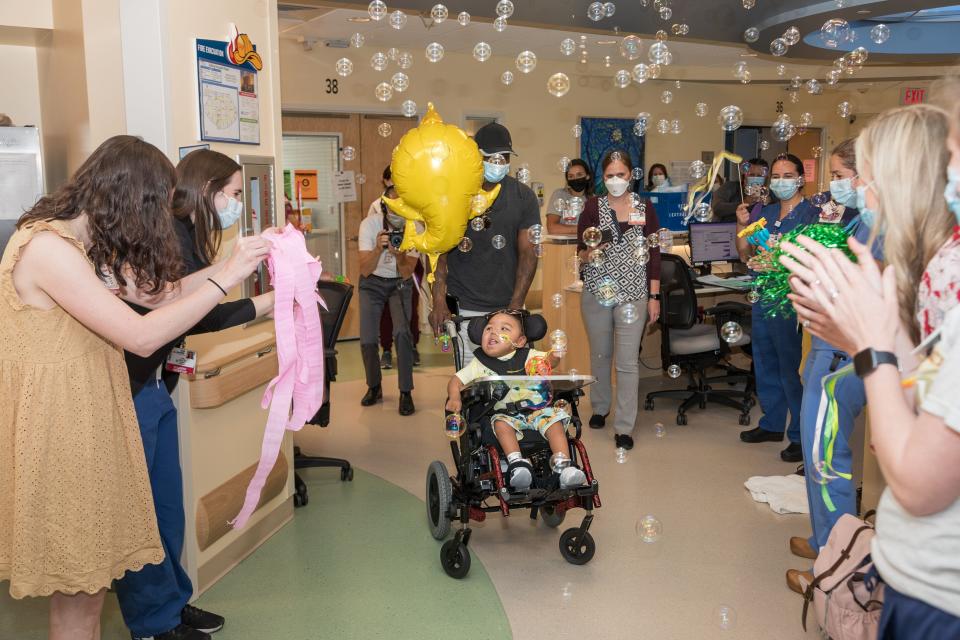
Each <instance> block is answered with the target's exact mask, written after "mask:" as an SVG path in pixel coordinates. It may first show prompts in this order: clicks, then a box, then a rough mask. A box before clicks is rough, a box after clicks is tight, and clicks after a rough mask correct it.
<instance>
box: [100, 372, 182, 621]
mask: <svg viewBox="0 0 960 640" xmlns="http://www.w3.org/2000/svg"><path fill="white" fill-rule="evenodd" d="M133 404H134V407H135V408H136V410H137V421H138V422H139V423H140V437H141V438H142V439H143V450H144V453H145V454H146V457H147V472H148V473H149V475H150V487H151V489H152V490H153V505H154V508H155V509H156V512H157V527H158V528H159V530H160V540H161V541H162V542H163V551H164V554H165V557H164V559H163V562H162V563H161V564H151V565H147V566H145V567H144V568H143V569H141V570H140V571H136V572H132V571H128V572H127V573H126V574H125V575H124V576H123V578H121V579H120V580H117V581H116V583H115V588H116V592H117V600H118V601H119V603H120V611H121V613H123V620H124V622H126V624H127V627H129V629H130V631H132V632H133V634H134V635H135V636H153V635H157V634H160V633H165V632H167V631H170V630H171V629H173V628H175V627H176V626H177V625H178V624H180V612H181V611H182V610H183V607H184V605H186V604H187V602H189V601H190V598H191V596H192V595H193V584H191V582H190V578H189V577H187V573H186V571H184V570H183V567H181V566H180V554H181V552H182V551H183V534H184V526H185V525H184V516H183V481H182V473H181V471H180V451H179V441H178V437H177V410H176V408H175V407H174V406H173V400H171V399H170V394H169V393H167V389H166V387H165V386H164V385H163V383H160V384H159V385H158V384H157V383H156V382H149V383H147V385H146V386H145V387H144V388H143V389H141V390H140V392H139V393H137V395H136V396H134V398H133Z"/></svg>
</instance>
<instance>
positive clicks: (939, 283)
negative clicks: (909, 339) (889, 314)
mask: <svg viewBox="0 0 960 640" xmlns="http://www.w3.org/2000/svg"><path fill="white" fill-rule="evenodd" d="M958 302H960V225H958V226H955V227H954V228H953V235H952V236H951V237H950V239H949V240H947V241H946V242H945V243H944V245H943V246H942V247H940V250H939V251H937V253H936V255H934V256H933V259H932V260H930V264H928V265H927V269H926V271H924V272H923V277H921V278H920V287H919V288H918V290H917V320H918V321H919V323H920V333H921V336H920V337H921V339H924V338H926V337H927V336H929V335H930V334H931V333H933V332H934V331H936V330H937V329H938V328H939V327H940V326H941V325H942V324H943V316H944V315H946V313H947V311H949V310H950V309H952V308H953V307H954V306H955V305H956V304H957V303H958Z"/></svg>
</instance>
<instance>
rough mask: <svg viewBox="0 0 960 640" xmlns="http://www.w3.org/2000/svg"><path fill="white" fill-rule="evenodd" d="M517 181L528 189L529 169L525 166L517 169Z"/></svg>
mask: <svg viewBox="0 0 960 640" xmlns="http://www.w3.org/2000/svg"><path fill="white" fill-rule="evenodd" d="M517 181H518V182H520V183H521V184H525V185H527V186H528V187H529V186H530V167H528V166H527V165H522V166H521V167H520V168H519V169H517Z"/></svg>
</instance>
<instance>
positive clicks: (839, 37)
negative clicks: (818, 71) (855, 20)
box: [820, 18, 853, 49]
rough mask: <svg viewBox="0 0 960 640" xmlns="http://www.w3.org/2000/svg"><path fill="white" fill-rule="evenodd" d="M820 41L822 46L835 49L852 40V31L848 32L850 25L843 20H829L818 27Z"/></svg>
mask: <svg viewBox="0 0 960 640" xmlns="http://www.w3.org/2000/svg"><path fill="white" fill-rule="evenodd" d="M820 39H821V40H822V41H823V44H824V46H826V47H830V48H831V49H836V48H837V47H839V46H840V45H842V44H844V43H846V42H850V41H852V40H853V31H851V30H850V24H849V23H848V22H847V21H846V20H844V19H843V18H830V19H829V20H827V21H826V22H824V23H823V26H822V27H820Z"/></svg>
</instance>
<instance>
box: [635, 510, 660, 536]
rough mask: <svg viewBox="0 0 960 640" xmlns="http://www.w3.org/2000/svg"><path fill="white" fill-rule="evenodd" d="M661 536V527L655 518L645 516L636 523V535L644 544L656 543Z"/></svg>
mask: <svg viewBox="0 0 960 640" xmlns="http://www.w3.org/2000/svg"><path fill="white" fill-rule="evenodd" d="M662 534H663V525H662V524H660V521H659V520H657V519H656V518H655V517H653V516H650V515H646V516H643V517H642V518H640V520H638V521H637V535H638V536H640V539H641V540H643V541H644V542H646V543H651V542H656V541H657V540H659V539H660V536H661V535H662Z"/></svg>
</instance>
